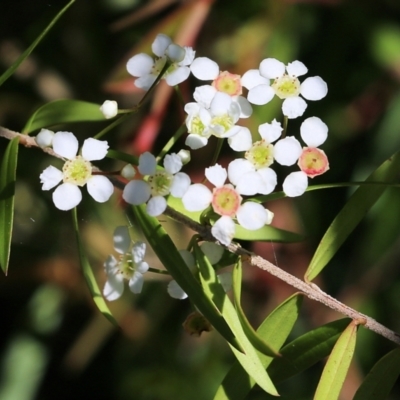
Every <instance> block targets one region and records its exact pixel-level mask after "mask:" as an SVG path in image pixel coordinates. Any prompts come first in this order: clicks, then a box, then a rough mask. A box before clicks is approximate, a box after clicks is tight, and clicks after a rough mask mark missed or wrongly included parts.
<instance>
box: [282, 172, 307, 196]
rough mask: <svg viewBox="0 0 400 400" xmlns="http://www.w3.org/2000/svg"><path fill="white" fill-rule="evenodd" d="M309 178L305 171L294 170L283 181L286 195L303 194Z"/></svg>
mask: <svg viewBox="0 0 400 400" xmlns="http://www.w3.org/2000/svg"><path fill="white" fill-rule="evenodd" d="M307 186H308V179H307V175H306V174H305V173H304V172H303V171H297V172H292V173H291V174H289V175H288V176H287V177H286V179H285V180H284V182H283V191H284V192H285V194H286V196H289V197H296V196H301V195H302V194H303V193H304V192H305V191H306V189H307Z"/></svg>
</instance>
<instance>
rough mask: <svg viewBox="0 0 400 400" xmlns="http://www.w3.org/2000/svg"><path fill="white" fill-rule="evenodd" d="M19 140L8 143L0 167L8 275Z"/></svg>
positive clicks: (1, 235) (3, 259) (0, 223)
mask: <svg viewBox="0 0 400 400" xmlns="http://www.w3.org/2000/svg"><path fill="white" fill-rule="evenodd" d="M18 143H19V138H17V137H16V138H14V139H13V140H11V141H10V143H8V145H7V148H6V151H5V153H4V156H3V160H2V162H1V167H0V266H1V269H2V270H3V272H4V273H5V274H6V275H7V271H8V263H9V260H10V247H11V237H12V229H13V220H14V197H15V180H16V171H17V160H18Z"/></svg>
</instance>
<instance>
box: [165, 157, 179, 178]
mask: <svg viewBox="0 0 400 400" xmlns="http://www.w3.org/2000/svg"><path fill="white" fill-rule="evenodd" d="M164 168H165V170H166V171H167V172H168V173H169V174H176V173H177V172H179V171H180V170H181V168H182V160H181V158H180V157H179V156H178V155H177V154H175V153H172V154H167V155H166V156H165V157H164Z"/></svg>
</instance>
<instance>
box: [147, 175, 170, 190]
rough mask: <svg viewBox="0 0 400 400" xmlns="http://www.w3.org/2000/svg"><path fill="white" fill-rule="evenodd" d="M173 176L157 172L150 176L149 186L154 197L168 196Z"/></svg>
mask: <svg viewBox="0 0 400 400" xmlns="http://www.w3.org/2000/svg"><path fill="white" fill-rule="evenodd" d="M172 179H173V175H171V174H169V173H168V172H165V171H159V172H156V173H155V174H154V175H150V176H149V180H148V184H149V185H150V192H151V195H152V196H166V195H167V194H169V191H170V190H169V189H170V187H171V184H172Z"/></svg>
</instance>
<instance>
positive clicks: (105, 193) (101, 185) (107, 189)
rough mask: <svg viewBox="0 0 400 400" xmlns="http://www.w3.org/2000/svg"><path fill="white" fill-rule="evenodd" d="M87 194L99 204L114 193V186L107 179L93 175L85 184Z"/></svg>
mask: <svg viewBox="0 0 400 400" xmlns="http://www.w3.org/2000/svg"><path fill="white" fill-rule="evenodd" d="M86 187H87V190H88V192H89V194H90V195H91V196H92V197H93V198H94V199H95V200H96V201H97V202H99V203H104V202H106V201H107V200H108V199H109V198H110V197H111V195H112V194H113V193H114V186H113V184H112V183H111V182H110V180H109V179H108V178H106V177H105V176H102V175H93V176H92V177H91V178H90V179H89V180H88V182H87V184H86Z"/></svg>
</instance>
